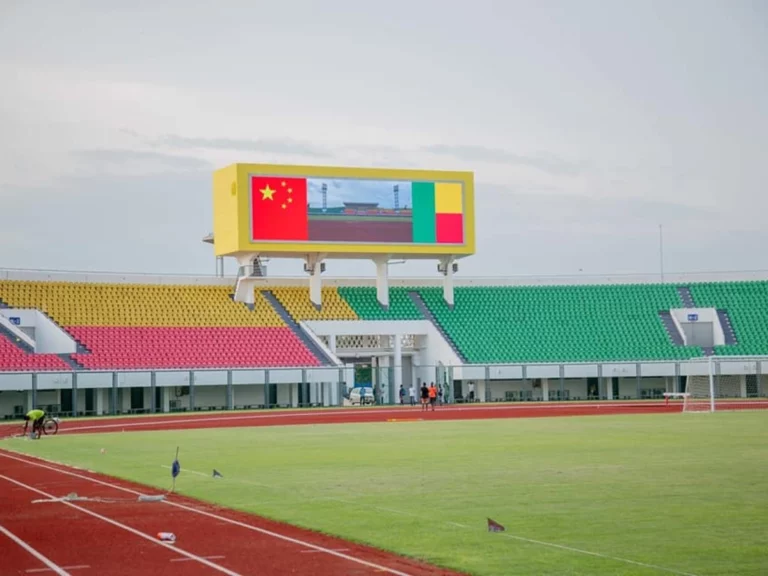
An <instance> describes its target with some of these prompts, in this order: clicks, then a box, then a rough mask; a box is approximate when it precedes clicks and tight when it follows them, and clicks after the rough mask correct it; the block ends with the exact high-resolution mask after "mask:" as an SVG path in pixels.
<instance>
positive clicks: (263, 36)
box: [0, 0, 768, 276]
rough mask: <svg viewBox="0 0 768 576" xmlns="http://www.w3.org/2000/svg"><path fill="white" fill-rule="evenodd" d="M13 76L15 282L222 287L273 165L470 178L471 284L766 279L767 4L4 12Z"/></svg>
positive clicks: (7, 257)
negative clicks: (104, 275)
mask: <svg viewBox="0 0 768 576" xmlns="http://www.w3.org/2000/svg"><path fill="white" fill-rule="evenodd" d="M0 77H1V78H2V84H0V85H2V96H1V97H0V126H2V129H0V267H18V268H55V269H77V270H111V271H131V272H170V273H186V272H191V273H212V272H213V270H214V262H213V255H212V248H211V247H210V246H209V245H206V244H203V243H202V242H201V241H200V239H201V238H202V237H203V236H204V235H205V234H206V233H208V232H209V231H211V229H212V214H211V208H212V207H211V173H212V171H213V170H214V169H216V168H217V167H221V166H224V165H227V164H230V163H234V162H269V163H308V164H331V165H355V166H387V167H402V168H411V167H419V168H434V169H461V170H473V171H474V172H475V178H476V188H477V195H476V206H477V221H478V242H477V248H478V253H477V254H476V255H475V256H473V257H471V258H469V259H467V260H466V261H464V263H463V264H462V265H461V272H460V274H461V275H462V276H469V275H489V276H505V275H517V274H571V273H579V271H580V270H581V271H582V273H584V274H596V273H619V272H655V271H658V269H659V229H658V226H659V224H663V225H664V236H665V255H666V268H667V270H669V271H701V270H746V269H750V270H755V269H768V219H767V218H766V215H767V214H768V186H767V185H766V180H767V179H768V175H766V172H767V169H766V167H767V166H768V3H767V2H762V1H759V0H752V1H738V0H722V1H720V2H713V1H707V0H692V1H684V0H664V1H649V0H647V1H628V0H627V1H620V2H616V1H613V0H604V1H592V0H579V1H573V0H564V1H562V2H559V1H546V0H543V1H530V2H517V1H513V0H505V1H501V0H500V1H497V2H491V1H487V0H474V1H473V2H446V1H438V0H434V1H426V0H389V1H387V2H363V1H360V0H325V1H324V2H317V1H310V0H306V1H304V0H282V1H280V2H274V1H269V2H267V1H263V0H251V1H248V2H227V1H217V2H215V3H214V2H204V1H202V0H201V1H199V2H189V1H184V2H177V1H164V2H156V1H151V0H150V1H144V0H133V1H131V2H117V1H112V2H109V1H104V0H100V1H98V0H97V1H84V0H81V1H77V2H75V1H69V0H49V1H42V0H40V1H35V0H26V1H16V0H3V1H2V2H0ZM232 269H233V268H232V267H231V266H230V268H229V270H232ZM362 269H363V270H367V271H370V273H374V266H373V264H370V265H364V266H363V267H362ZM422 270H423V271H425V272H427V273H429V274H430V275H432V274H433V273H434V270H435V265H434V263H429V264H413V265H410V266H397V267H394V268H393V269H392V273H393V274H395V273H399V274H415V273H419V272H421V271H422ZM270 272H271V273H273V274H277V273H290V274H300V273H301V263H299V262H296V261H294V262H284V263H278V262H277V261H273V262H272V263H271V266H270ZM359 272H360V267H359V266H354V264H352V263H329V264H328V272H327V274H329V275H336V274H353V273H359Z"/></svg>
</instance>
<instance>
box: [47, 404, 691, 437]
mask: <svg viewBox="0 0 768 576" xmlns="http://www.w3.org/2000/svg"><path fill="white" fill-rule="evenodd" d="M681 410H682V403H681V402H677V403H674V402H673V403H670V404H669V405H668V406H665V405H664V403H662V402H616V401H614V402H607V403H583V404H580V403H575V402H571V403H557V402H547V403H546V404H544V403H542V404H534V405H526V404H513V405H509V404H505V405H492V404H478V405H475V406H470V405H451V406H438V407H437V408H436V409H435V410H434V412H433V411H431V410H429V411H427V412H423V411H422V410H421V407H420V406H415V407H411V406H405V407H388V408H387V407H381V408H378V407H368V408H326V409H319V410H284V411H283V410H280V411H274V412H271V411H265V410H260V411H257V412H216V413H213V414H212V413H202V414H201V413H194V412H190V413H189V414H183V415H175V416H167V415H166V416H126V417H118V418H94V419H92V420H79V421H73V422H66V421H64V422H62V424H61V427H60V428H59V433H60V434H72V433H78V434H80V433H84V434H85V433H99V432H118V431H119V432H130V431H150V430H186V429H199V428H234V427H246V426H292V425H308V424H352V423H364V422H393V421H400V422H406V421H413V420H424V421H431V420H486V419H497V418H543V417H555V416H599V415H604V416H609V415H617V414H665V413H674V412H680V411H681Z"/></svg>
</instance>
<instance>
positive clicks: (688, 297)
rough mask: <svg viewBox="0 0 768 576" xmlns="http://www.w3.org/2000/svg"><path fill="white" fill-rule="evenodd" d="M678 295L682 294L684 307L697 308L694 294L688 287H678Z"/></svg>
mask: <svg viewBox="0 0 768 576" xmlns="http://www.w3.org/2000/svg"><path fill="white" fill-rule="evenodd" d="M677 293H678V294H680V299H681V300H682V301H683V306H685V307H686V308H696V301H695V300H694V299H693V294H692V293H691V289H690V287H688V286H678V287H677Z"/></svg>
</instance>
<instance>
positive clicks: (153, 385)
mask: <svg viewBox="0 0 768 576" xmlns="http://www.w3.org/2000/svg"><path fill="white" fill-rule="evenodd" d="M156 399H157V372H155V371H154V370H153V371H152V372H150V373H149V413H150V414H154V413H155V412H157V402H156Z"/></svg>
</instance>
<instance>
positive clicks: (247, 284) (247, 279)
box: [235, 254, 256, 308]
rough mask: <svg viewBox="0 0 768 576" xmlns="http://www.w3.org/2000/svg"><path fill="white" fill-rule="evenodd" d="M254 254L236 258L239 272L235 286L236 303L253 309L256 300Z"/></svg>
mask: <svg viewBox="0 0 768 576" xmlns="http://www.w3.org/2000/svg"><path fill="white" fill-rule="evenodd" d="M255 257H256V255H254V254H241V255H239V256H237V257H236V260H237V265H238V272H237V284H236V285H235V302H243V303H244V304H246V305H247V306H249V307H251V308H252V307H253V306H254V304H255V302H256V298H255V296H254V295H253V286H254V284H253V278H252V277H251V274H252V272H253V260H254V258H255Z"/></svg>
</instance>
